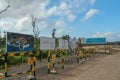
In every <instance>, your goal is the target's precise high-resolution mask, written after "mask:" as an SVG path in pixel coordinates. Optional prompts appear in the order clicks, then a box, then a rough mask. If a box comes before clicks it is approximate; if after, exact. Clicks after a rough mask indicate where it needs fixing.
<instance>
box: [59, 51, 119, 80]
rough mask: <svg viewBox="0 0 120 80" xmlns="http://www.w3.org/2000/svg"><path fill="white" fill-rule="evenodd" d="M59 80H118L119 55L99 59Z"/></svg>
mask: <svg viewBox="0 0 120 80" xmlns="http://www.w3.org/2000/svg"><path fill="white" fill-rule="evenodd" d="M64 74H67V75H70V76H64V77H63V78H62V79H61V80H120V53H118V54H115V55H109V56H106V57H99V58H96V59H94V60H93V61H88V62H86V63H85V64H83V65H81V66H78V67H76V68H74V69H72V70H69V71H68V72H66V73H64Z"/></svg>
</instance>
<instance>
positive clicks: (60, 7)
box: [59, 2, 68, 10]
mask: <svg viewBox="0 0 120 80" xmlns="http://www.w3.org/2000/svg"><path fill="white" fill-rule="evenodd" d="M67 7H68V5H67V4H66V3H65V2H63V3H62V4H61V5H60V6H59V9H61V10H65V9H67Z"/></svg>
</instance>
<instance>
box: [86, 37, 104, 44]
mask: <svg viewBox="0 0 120 80" xmlns="http://www.w3.org/2000/svg"><path fill="white" fill-rule="evenodd" d="M105 43H106V38H87V39H86V44H105Z"/></svg>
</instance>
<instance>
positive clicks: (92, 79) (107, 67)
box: [0, 50, 120, 80]
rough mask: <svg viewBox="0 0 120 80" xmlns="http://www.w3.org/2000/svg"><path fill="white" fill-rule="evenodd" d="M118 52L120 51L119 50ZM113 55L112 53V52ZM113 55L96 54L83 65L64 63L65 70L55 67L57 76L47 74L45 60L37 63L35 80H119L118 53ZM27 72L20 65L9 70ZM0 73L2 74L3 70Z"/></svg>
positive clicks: (20, 79)
mask: <svg viewBox="0 0 120 80" xmlns="http://www.w3.org/2000/svg"><path fill="white" fill-rule="evenodd" d="M119 51H120V50H119ZM112 53H113V52H112ZM114 53H115V54H112V55H110V54H109V55H107V54H96V55H95V56H94V57H92V58H89V59H88V60H87V61H85V62H84V63H79V64H78V63H77V62H76V60H72V61H68V62H65V68H64V69H61V65H60V64H57V65H55V70H56V71H57V74H48V73H47V60H46V59H44V60H42V62H40V61H37V63H36V67H37V71H36V78H37V80H120V52H117V53H116V52H114ZM22 70H29V66H27V65H26V64H22V65H20V66H17V67H16V66H14V67H12V68H10V69H9V74H10V73H15V72H19V71H22ZM0 72H2V73H3V70H2V71H1V70H0ZM28 75H29V74H26V75H19V76H16V77H8V78H5V79H4V80H28V79H27V76H28ZM0 80H1V79H0Z"/></svg>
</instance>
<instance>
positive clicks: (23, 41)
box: [6, 32, 34, 52]
mask: <svg viewBox="0 0 120 80" xmlns="http://www.w3.org/2000/svg"><path fill="white" fill-rule="evenodd" d="M6 42H7V44H6V45H7V49H6V50H7V52H16V51H32V50H33V45H34V37H33V35H27V34H19V33H12V32H7V41H6Z"/></svg>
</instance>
